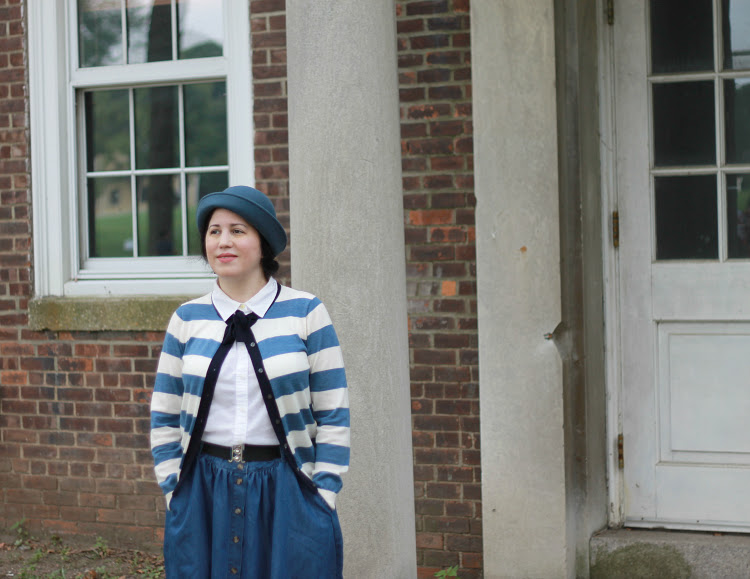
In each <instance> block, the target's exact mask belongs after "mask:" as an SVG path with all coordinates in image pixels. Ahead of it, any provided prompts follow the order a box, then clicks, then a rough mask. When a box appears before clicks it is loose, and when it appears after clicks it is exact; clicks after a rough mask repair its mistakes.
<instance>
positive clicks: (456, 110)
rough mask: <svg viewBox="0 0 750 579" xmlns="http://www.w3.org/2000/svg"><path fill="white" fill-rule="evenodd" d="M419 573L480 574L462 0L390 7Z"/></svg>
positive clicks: (467, 73)
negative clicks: (394, 32) (394, 22)
mask: <svg viewBox="0 0 750 579" xmlns="http://www.w3.org/2000/svg"><path fill="white" fill-rule="evenodd" d="M397 16H398V51H399V52H398V54H399V79H400V100H401V139H402V140H401V142H402V155H403V158H402V167H403V185H404V209H405V212H404V213H405V226H406V230H405V232H406V242H407V248H406V252H407V253H406V255H407V290H408V296H409V314H410V319H409V328H410V343H411V354H410V355H411V380H412V386H411V388H412V420H413V440H414V462H415V464H414V478H415V500H416V512H417V547H418V550H419V551H418V563H419V576H420V577H432V576H433V574H434V573H435V572H436V571H437V570H439V569H441V568H444V567H448V566H453V565H458V566H459V567H460V570H459V575H460V576H461V577H462V578H471V577H479V576H481V569H482V531H481V487H480V482H481V473H480V457H479V390H478V376H477V372H478V369H477V332H476V327H477V319H476V282H475V273H476V272H475V269H476V266H475V255H474V238H475V229H474V195H473V159H472V125H471V61H470V51H471V48H470V38H469V3H468V0H453V1H449V0H432V1H421V0H418V1H402V2H398V4H397Z"/></svg>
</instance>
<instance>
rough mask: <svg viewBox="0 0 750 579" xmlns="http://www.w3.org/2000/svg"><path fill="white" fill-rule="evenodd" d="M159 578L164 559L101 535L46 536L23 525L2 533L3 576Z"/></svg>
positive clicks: (32, 578)
mask: <svg viewBox="0 0 750 579" xmlns="http://www.w3.org/2000/svg"><path fill="white" fill-rule="evenodd" d="M10 577H13V578H16V579H37V578H39V579H42V578H44V579H48V578H49V579H159V578H162V577H164V560H163V558H162V557H161V555H158V554H155V553H153V552H146V551H137V550H134V549H122V548H117V547H116V546H112V545H109V544H107V542H106V541H104V540H103V539H102V538H100V537H88V538H78V537H74V538H68V537H65V538H60V537H57V536H51V537H48V538H47V537H45V538H43V539H41V538H36V537H33V536H31V535H30V534H29V533H28V532H27V531H26V530H25V529H24V528H23V527H22V526H20V525H16V526H14V528H12V529H9V530H6V531H4V532H0V579H5V578H10Z"/></svg>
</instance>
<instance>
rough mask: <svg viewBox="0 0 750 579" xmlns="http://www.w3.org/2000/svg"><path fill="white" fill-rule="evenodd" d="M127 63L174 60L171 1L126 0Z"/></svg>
mask: <svg viewBox="0 0 750 579" xmlns="http://www.w3.org/2000/svg"><path fill="white" fill-rule="evenodd" d="M127 17H128V62H129V63H139V62H156V61H159V60H172V8H171V5H170V1H169V0H127Z"/></svg>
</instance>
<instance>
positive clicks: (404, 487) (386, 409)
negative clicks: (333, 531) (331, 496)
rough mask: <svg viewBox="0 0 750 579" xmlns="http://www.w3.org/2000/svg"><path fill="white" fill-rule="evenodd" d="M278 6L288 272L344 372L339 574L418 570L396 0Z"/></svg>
mask: <svg viewBox="0 0 750 579" xmlns="http://www.w3.org/2000/svg"><path fill="white" fill-rule="evenodd" d="M286 6H287V51H288V52H287V58H288V78H289V81H288V83H289V156H290V158H289V167H290V178H289V181H290V216H291V227H290V229H291V238H292V281H293V285H294V286H295V287H297V288H299V289H304V290H307V291H311V292H313V293H315V294H316V295H318V296H319V297H320V298H321V299H322V300H323V301H324V302H325V303H326V305H327V307H328V309H329V310H330V312H331V316H332V318H333V320H334V323H335V325H336V329H337V331H338V334H339V339H340V341H341V343H342V348H343V352H344V360H345V363H346V367H347V376H348V378H349V384H350V399H351V407H352V462H351V472H350V473H349V474H347V475H346V476H345V479H344V490H343V492H342V495H341V497H340V499H339V503H338V508H339V514H340V517H341V521H342V527H343V531H344V544H345V568H344V574H345V575H346V576H347V577H357V579H360V578H369V577H373V578H376V577H377V578H380V577H399V578H402V577H403V578H408V577H415V576H416V544H415V530H414V497H413V493H414V489H413V475H412V454H411V419H410V398H409V366H408V356H409V350H408V340H407V317H406V283H405V260H404V228H403V207H402V195H401V154H400V134H399V130H400V129H399V116H398V115H399V109H398V86H397V68H396V62H397V61H396V23H395V8H394V6H393V3H392V2H371V1H369V0H350V1H347V2H308V1H305V0H287V5H286Z"/></svg>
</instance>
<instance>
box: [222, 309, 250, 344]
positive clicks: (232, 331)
mask: <svg viewBox="0 0 750 579" xmlns="http://www.w3.org/2000/svg"><path fill="white" fill-rule="evenodd" d="M257 319H258V316H257V315H256V314H255V312H250V313H249V314H248V315H245V314H243V313H242V312H241V311H239V310H237V311H236V312H234V313H233V314H232V315H231V316H230V317H229V319H228V320H227V329H226V330H225V331H224V339H223V340H222V341H221V343H222V344H231V343H232V342H234V341H237V342H245V343H248V342H251V341H252V340H253V337H252V333H251V332H250V326H252V325H253V324H254V323H255V322H256V320H257Z"/></svg>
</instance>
